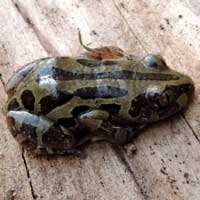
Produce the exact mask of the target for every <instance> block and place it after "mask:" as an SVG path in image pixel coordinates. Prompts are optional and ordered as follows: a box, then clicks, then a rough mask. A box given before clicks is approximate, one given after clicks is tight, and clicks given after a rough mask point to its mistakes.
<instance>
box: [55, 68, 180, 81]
mask: <svg viewBox="0 0 200 200" xmlns="http://www.w3.org/2000/svg"><path fill="white" fill-rule="evenodd" d="M53 70H54V73H53V77H54V79H56V80H61V81H62V80H65V81H69V80H97V79H122V80H124V79H125V80H127V79H128V80H147V81H148V80H159V81H169V80H178V79H179V77H178V76H175V75H172V74H162V73H141V72H132V71H127V70H122V71H110V72H99V73H76V72H69V71H65V70H63V69H60V68H53Z"/></svg>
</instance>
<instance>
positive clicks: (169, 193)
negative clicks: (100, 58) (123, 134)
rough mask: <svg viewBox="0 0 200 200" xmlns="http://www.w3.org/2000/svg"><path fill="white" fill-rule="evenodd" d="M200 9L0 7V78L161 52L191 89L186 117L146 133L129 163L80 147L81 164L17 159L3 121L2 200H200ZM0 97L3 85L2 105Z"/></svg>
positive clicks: (184, 5) (72, 2)
mask: <svg viewBox="0 0 200 200" xmlns="http://www.w3.org/2000/svg"><path fill="white" fill-rule="evenodd" d="M199 12H200V5H199V4H198V3H197V2H196V1H194V0H190V1H186V0H182V1H180V0H168V1H166V0H164V1H158V0H150V1H149V0H148V1H147V0H141V1H137V0H132V1H130V0H123V1H122V0H110V1H108V0H96V1H94V0H68V1H65V0H59V1H58V0H54V1H53V0H46V1H42V0H39V1H23V0H12V1H11V0H2V1H1V2H0V24H1V25H2V26H1V27H2V28H1V30H0V47H1V48H0V55H1V56H0V63H1V65H0V72H1V73H2V74H3V77H4V79H5V80H8V78H9V77H10V76H11V74H12V73H13V72H14V70H16V69H17V68H19V66H22V65H23V64H25V63H28V62H30V61H32V60H34V59H38V58H41V57H46V56H58V55H77V54H79V53H80V52H82V51H83V49H82V48H81V46H80V44H79V42H78V36H77V28H79V29H81V32H82V36H83V40H84V41H85V43H86V44H88V45H89V46H90V47H98V46H104V45H115V46H119V47H121V48H122V49H124V50H125V51H126V52H128V53H131V54H134V55H137V56H140V57H143V56H144V55H146V54H148V53H159V54H161V55H162V56H163V57H164V58H165V59H166V61H167V63H168V64H169V65H170V66H171V67H172V68H174V69H176V70H178V71H181V72H184V73H186V74H189V75H190V76H191V77H192V78H193V79H194V81H195V86H196V92H195V97H194V100H193V102H192V104H191V105H190V107H189V108H188V110H187V111H186V112H184V113H183V114H181V115H179V116H176V117H173V118H171V119H169V120H166V121H163V122H161V123H158V124H155V125H153V126H151V127H149V128H148V129H146V130H145V131H144V132H143V133H141V135H140V136H139V137H138V138H137V139H136V140H135V141H134V144H135V145H136V146H137V149H138V151H137V153H136V154H135V155H134V156H132V157H129V156H127V154H126V153H125V152H124V151H122V150H121V149H116V148H112V147H111V146H110V145H109V144H104V143H100V144H92V145H85V146H84V147H83V150H84V152H85V153H86V154H87V158H86V159H80V158H74V157H72V156H68V157H57V158H51V159H47V158H36V157H34V156H33V155H30V154H28V153H26V152H22V150H21V149H20V147H19V146H18V144H17V143H16V142H15V141H14V139H13V138H12V137H11V135H10V133H9V132H8V130H7V128H6V124H5V118H4V116H3V115H2V114H1V115H0V129H1V133H2V137H1V139H0V160H1V161H0V163H1V164H0V199H3V198H4V197H8V196H9V194H10V193H11V192H12V189H13V190H14V193H13V194H14V195H16V196H15V199H45V200H46V199H49V200H51V199H55V200H57V199H73V200H74V199H75V200H76V199H87V200H90V199H92V200H93V199H106V200H109V199H130V200H132V199H134V200H141V199H147V200H149V199H152V200H157V199H158V200H183V199H184V200H188V199H189V200H198V199H199V194H200V146H199V145H200V144H199V143H200V120H199V119H200V114H199V103H200V99H199V88H200V87H199V86H200V79H199V78H200V73H199V70H200V61H199V58H200V53H199V52H200V46H199V44H200V37H199V28H200V20H199V18H200V17H199ZM5 101H6V95H5V93H4V91H3V88H2V86H1V89H0V103H1V105H2V104H3V103H5Z"/></svg>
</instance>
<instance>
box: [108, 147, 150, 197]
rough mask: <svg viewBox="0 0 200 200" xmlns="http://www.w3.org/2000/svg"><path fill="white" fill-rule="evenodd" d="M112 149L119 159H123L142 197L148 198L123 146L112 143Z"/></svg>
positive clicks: (122, 161)
mask: <svg viewBox="0 0 200 200" xmlns="http://www.w3.org/2000/svg"><path fill="white" fill-rule="evenodd" d="M111 146H112V149H113V150H114V151H115V153H116V155H117V157H118V158H119V160H120V161H121V163H122V164H123V165H124V166H125V167H126V169H127V170H128V172H129V173H130V174H131V176H132V178H133V180H134V182H135V184H136V187H137V189H138V191H140V194H141V198H142V199H144V200H146V199H147V197H146V196H145V194H144V193H143V189H142V188H141V186H140V184H139V183H138V181H137V179H136V177H135V174H134V172H133V170H132V168H131V166H130V164H129V162H128V161H127V159H126V156H125V155H124V152H123V150H122V147H120V146H117V145H114V144H112V145H111Z"/></svg>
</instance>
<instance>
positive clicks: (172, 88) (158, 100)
mask: <svg viewBox="0 0 200 200" xmlns="http://www.w3.org/2000/svg"><path fill="white" fill-rule="evenodd" d="M142 67H143V68H144V70H143V71H144V74H145V75H146V78H143V83H144V84H143V85H144V86H143V92H142V94H140V95H138V96H137V97H136V98H135V99H134V100H133V101H132V107H131V109H130V111H129V113H130V114H131V113H132V114H133V115H134V110H136V111H137V116H134V117H136V119H137V121H140V122H146V123H149V122H154V121H158V120H161V119H165V118H167V117H169V116H171V115H173V114H176V113H177V112H179V111H181V110H182V109H183V108H185V107H186V106H187V105H188V102H189V100H190V99H191V97H192V96H193V93H194V83H193V81H192V79H191V78H190V77H189V76H187V75H184V74H181V73H179V72H177V71H174V70H172V69H170V68H169V67H168V66H167V65H166V63H165V61H164V60H163V58H162V57H161V56H159V55H148V56H146V57H145V58H144V60H143V65H142ZM138 108H139V109H138ZM133 115H132V116H133Z"/></svg>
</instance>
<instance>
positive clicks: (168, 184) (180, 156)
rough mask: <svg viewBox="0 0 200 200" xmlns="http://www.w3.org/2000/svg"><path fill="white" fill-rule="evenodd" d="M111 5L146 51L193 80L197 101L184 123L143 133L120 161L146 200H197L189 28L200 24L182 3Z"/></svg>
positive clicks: (198, 160) (198, 157) (194, 62)
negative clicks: (129, 154) (130, 153)
mask: <svg viewBox="0 0 200 200" xmlns="http://www.w3.org/2000/svg"><path fill="white" fill-rule="evenodd" d="M113 2H115V5H116V8H117V9H118V10H119V13H121V15H122V16H123V17H124V20H125V23H128V24H129V25H130V27H131V28H132V30H133V31H134V32H135V35H138V39H139V40H140V41H142V43H143V46H145V48H146V49H147V51H148V52H153V53H159V52H160V53H161V54H162V55H164V57H165V58H166V59H167V62H168V63H169V64H170V65H171V66H172V68H176V69H177V70H179V71H182V72H185V73H187V74H189V75H190V76H192V77H193V79H194V81H195V85H196V95H195V100H194V102H193V104H192V105H191V106H190V107H189V110H188V111H187V112H186V113H185V117H184V118H183V117H179V118H173V119H171V120H169V121H168V122H163V123H161V124H159V127H158V126H156V125H155V126H154V127H152V128H151V129H148V130H146V131H145V132H144V133H143V134H141V136H140V137H139V138H138V139H137V140H136V141H135V144H136V146H137V147H138V153H137V154H136V155H135V156H134V158H127V157H126V155H124V156H125V157H126V159H127V162H128V163H129V164H130V167H131V169H132V171H134V173H135V177H136V179H137V181H138V184H139V185H140V187H141V188H142V190H143V194H144V195H145V198H146V199H198V198H199V192H200V190H199V184H200V182H199V180H200V172H199V164H200V152H199V151H200V150H199V139H198V138H197V137H198V135H199V123H198V122H199V121H198V117H199V114H198V113H199V106H198V105H199V103H198V102H199V100H198V99H199V98H198V94H199V80H198V77H199V73H198V68H199V61H198V53H197V52H198V51H197V52H196V51H195V50H197V49H198V50H199V47H197V44H198V43H199V39H198V37H196V34H197V31H196V30H195V29H191V27H192V25H193V24H196V23H198V24H199V22H198V20H197V18H199V17H197V16H195V15H194V14H193V13H191V12H190V10H189V9H188V8H187V7H184V5H183V4H181V2H180V1H164V2H160V1H153V0H152V1H146V0H143V1H123V2H122V1H117V0H115V1H113ZM188 26H189V27H188ZM144 30H145V31H144ZM193 46H194V47H193ZM144 158H145V159H144Z"/></svg>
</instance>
